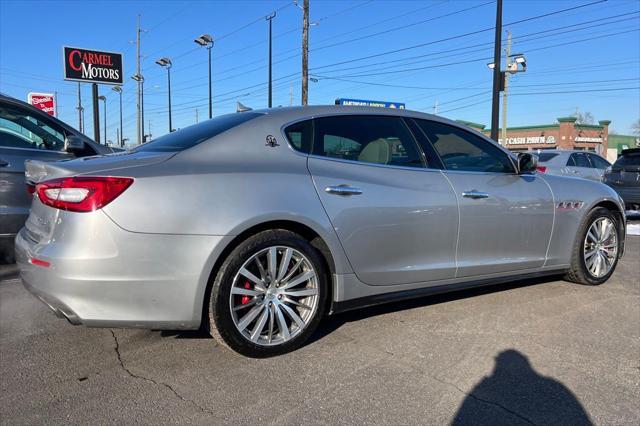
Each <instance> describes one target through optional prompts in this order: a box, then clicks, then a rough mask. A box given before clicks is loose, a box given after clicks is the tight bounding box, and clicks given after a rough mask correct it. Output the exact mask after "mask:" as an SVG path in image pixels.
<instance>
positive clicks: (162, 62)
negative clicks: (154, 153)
mask: <svg viewBox="0 0 640 426" xmlns="http://www.w3.org/2000/svg"><path fill="white" fill-rule="evenodd" d="M156 64H158V65H160V66H161V67H164V68H166V69H167V86H168V87H169V133H171V132H173V126H172V124H171V65H172V63H171V59H169V58H160V59H158V60H157V61H156Z"/></svg>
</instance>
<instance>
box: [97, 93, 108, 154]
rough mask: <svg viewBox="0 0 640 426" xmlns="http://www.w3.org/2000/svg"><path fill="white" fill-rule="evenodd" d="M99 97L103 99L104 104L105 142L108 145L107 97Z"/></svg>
mask: <svg viewBox="0 0 640 426" xmlns="http://www.w3.org/2000/svg"><path fill="white" fill-rule="evenodd" d="M98 99H99V100H101V101H102V104H103V106H104V144H105V145H107V97H106V96H103V95H101V96H98Z"/></svg>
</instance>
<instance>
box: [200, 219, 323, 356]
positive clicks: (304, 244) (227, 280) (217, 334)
mask: <svg viewBox="0 0 640 426" xmlns="http://www.w3.org/2000/svg"><path fill="white" fill-rule="evenodd" d="M276 245H277V246H287V247H291V248H293V249H295V250H297V251H299V252H300V253H302V254H303V255H304V256H306V257H307V259H308V260H309V261H310V262H311V264H312V265H313V268H314V270H315V271H316V274H317V278H318V307H317V309H316V310H315V314H314V315H313V317H312V318H310V319H309V321H308V322H307V324H306V328H304V329H302V331H301V332H300V333H299V334H298V335H297V336H294V337H293V338H291V340H289V341H287V342H284V343H282V344H279V345H276V346H263V345H258V344H255V343H253V342H251V341H250V340H248V339H247V338H246V337H244V336H243V335H242V333H241V332H240V331H238V329H237V328H236V326H235V324H234V322H233V318H232V315H231V307H230V305H229V300H230V295H231V287H232V285H233V280H234V277H235V275H236V274H237V273H238V271H239V269H240V268H241V266H242V265H243V264H244V263H245V262H246V261H247V260H248V259H250V258H251V256H253V255H254V254H256V253H258V252H259V251H261V250H263V249H266V248H268V247H271V246H276ZM327 288H328V287H327V269H326V267H325V262H324V260H323V257H322V255H321V254H320V253H319V252H318V250H317V249H315V248H314V247H313V246H311V244H309V242H308V241H307V240H305V239H304V238H302V237H301V236H300V235H298V234H296V233H294V232H291V231H287V230H282V229H276V230H269V231H263V232H260V233H258V234H256V235H253V236H251V237H250V238H248V239H247V240H245V241H243V242H242V243H240V245H238V247H236V248H235V249H234V250H233V251H232V252H231V253H230V254H229V255H228V256H227V258H226V259H225V260H224V262H223V263H222V266H221V267H220V269H219V271H218V273H217V275H216V277H215V280H214V282H213V285H212V288H211V296H210V298H209V307H208V309H209V312H208V314H209V315H208V321H206V322H205V328H206V329H207V331H209V333H210V334H211V336H212V337H213V338H214V339H216V340H217V341H218V342H219V343H221V344H222V345H224V346H227V347H229V348H231V349H233V350H234V351H236V352H239V353H240V354H242V355H245V356H248V357H252V358H265V357H270V356H275V355H280V354H283V353H287V352H290V351H293V350H295V349H297V348H299V347H300V346H301V345H303V344H304V342H305V341H306V340H307V339H308V338H309V336H310V335H311V334H312V333H313V332H314V331H315V329H316V328H317V326H318V324H319V322H320V320H321V319H322V317H323V316H324V313H325V310H326V305H327V303H326V302H327V294H328V291H327Z"/></svg>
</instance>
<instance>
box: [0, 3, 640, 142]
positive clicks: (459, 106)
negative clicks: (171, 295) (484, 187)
mask: <svg viewBox="0 0 640 426" xmlns="http://www.w3.org/2000/svg"><path fill="white" fill-rule="evenodd" d="M300 3H302V1H300ZM503 8H504V11H503V24H504V31H503V39H504V40H505V41H506V33H507V31H510V32H511V34H512V45H511V52H512V53H522V54H524V56H525V57H526V60H527V69H526V72H524V73H518V74H515V75H514V76H512V77H511V78H510V81H509V97H508V114H507V118H508V127H511V126H526V125H539V124H550V123H553V122H554V121H555V119H556V118H558V117H564V116H568V115H572V114H575V113H576V111H580V112H582V113H585V112H590V113H591V114H592V115H593V116H594V117H595V119H596V120H611V121H612V123H611V125H610V131H611V130H613V131H615V132H617V133H621V134H631V126H632V123H633V122H634V121H636V120H638V118H639V117H640V1H637V0H608V1H605V0H579V1H573V0H566V1H561V0H534V1H532V0H504V6H503ZM566 9H570V10H566ZM274 10H275V11H277V15H276V17H275V18H274V20H273V79H274V80H273V86H274V91H273V105H274V106H280V105H282V106H288V105H290V104H293V105H299V104H300V99H301V39H302V30H301V28H302V10H301V9H300V8H299V7H297V6H296V5H295V4H294V2H293V1H290V0H262V1H248V0H247V1H243V0H236V1H222V0H218V1H202V0H197V1H170V0H165V1H125V0H121V1H12V0H0V92H3V93H6V94H8V95H11V96H14V97H16V98H18V99H22V100H26V98H27V93H28V92H48V93H52V92H57V95H58V111H59V118H60V119H62V120H63V121H65V122H67V123H69V124H71V125H73V126H74V127H77V126H78V112H77V110H76V106H77V83H75V82H69V81H64V80H63V68H62V46H65V45H66V46H76V47H84V48H89V49H95V50H106V51H113V52H121V53H123V55H124V70H125V72H124V75H125V83H124V86H123V103H124V105H123V117H124V136H125V137H126V138H129V140H131V141H135V135H136V130H135V129H136V105H135V103H136V102H135V99H136V96H135V90H136V85H135V82H134V81H133V80H132V79H131V76H132V75H134V74H135V67H136V49H135V44H132V41H133V40H135V36H136V25H137V20H138V15H141V23H142V28H143V29H144V30H145V32H143V33H142V38H141V40H142V41H141V54H142V55H143V57H142V74H143V75H144V77H145V86H144V88H145V93H144V101H145V123H144V124H145V133H151V134H152V135H153V137H154V138H155V137H158V136H161V135H162V134H165V133H167V132H168V130H169V128H168V107H167V103H168V102H167V75H166V70H165V69H164V68H161V67H160V66H158V65H156V64H155V61H156V60H157V59H158V58H160V57H169V58H171V60H172V62H173V67H172V69H171V83H172V86H171V89H172V103H173V115H172V116H173V127H174V128H178V129H179V128H183V127H186V126H189V125H191V124H194V123H195V122H196V117H199V119H200V120H202V119H204V118H206V117H207V115H208V74H207V52H206V49H204V48H202V47H199V46H198V45H197V44H195V43H194V42H193V39H194V38H195V37H197V36H199V35H201V34H203V33H208V34H211V35H212V36H213V38H214V40H215V44H214V47H213V51H212V54H213V61H212V64H213V105H214V106H213V113H214V116H215V115H220V114H224V113H231V112H234V111H235V109H236V102H238V101H240V102H242V103H243V104H244V105H247V106H249V107H252V108H264V107H266V106H267V81H268V80H267V79H268V50H267V47H268V23H267V21H266V20H265V19H264V17H265V16H266V15H268V14H270V13H271V12H273V11H274ZM495 10H496V3H495V1H490V0H478V1H475V0H473V1H466V0H428V1H426V0H423V1H418V0H415V1H403V0H397V1H392V0H341V1H338V0H310V17H311V19H310V21H311V23H312V25H311V27H310V31H309V46H310V52H309V68H310V71H309V72H310V75H311V76H312V77H313V79H314V80H317V81H310V82H309V103H310V104H333V103H334V101H335V99H336V98H356V99H372V100H383V101H393V102H403V103H405V104H406V107H407V109H412V110H418V111H424V112H429V113H434V112H436V113H438V114H440V115H442V116H445V117H448V118H452V119H461V120H468V121H472V122H476V123H481V124H486V125H487V127H489V124H490V120H491V82H492V73H491V71H490V70H489V68H488V67H487V63H490V62H493V60H492V57H493V39H494V32H493V31H494V30H493V27H494V24H495ZM503 45H504V43H503ZM503 62H504V59H503ZM111 89H112V87H111V86H108V85H101V86H100V94H101V95H105V96H106V97H107V103H106V106H107V138H108V139H109V140H115V139H116V128H118V127H119V119H118V94H117V93H115V92H113V91H112V90H111ZM81 92H82V102H83V105H84V106H85V113H84V116H85V123H86V124H85V133H86V134H88V135H90V136H91V135H93V130H92V129H93V126H92V115H91V114H92V113H91V98H90V97H91V87H90V85H89V84H83V85H82V88H81ZM101 105H102V103H101ZM436 105H437V106H436ZM102 114H103V111H101V112H100V118H101V119H102V117H103V115H102ZM101 133H102V131H101Z"/></svg>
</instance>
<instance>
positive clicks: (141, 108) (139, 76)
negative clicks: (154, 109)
mask: <svg viewBox="0 0 640 426" xmlns="http://www.w3.org/2000/svg"><path fill="white" fill-rule="evenodd" d="M131 78H132V79H133V80H135V81H137V82H138V87H140V91H139V93H140V102H139V104H138V106H139V111H140V126H141V127H139V128H138V132H141V134H139V136H140V137H139V138H138V140H139V141H141V142H139V144H140V143H144V77H143V76H142V74H136V75H134V76H132V77H131Z"/></svg>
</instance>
